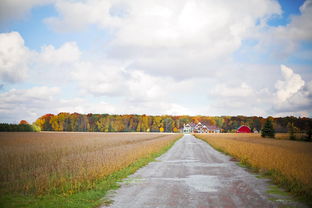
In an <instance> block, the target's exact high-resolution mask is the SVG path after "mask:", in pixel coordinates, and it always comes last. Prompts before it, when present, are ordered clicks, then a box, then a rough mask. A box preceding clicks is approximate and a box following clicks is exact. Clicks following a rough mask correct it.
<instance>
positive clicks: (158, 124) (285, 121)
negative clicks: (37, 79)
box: [35, 113, 312, 132]
mask: <svg viewBox="0 0 312 208" xmlns="http://www.w3.org/2000/svg"><path fill="white" fill-rule="evenodd" d="M271 119H272V125H273V127H274V129H275V131H276V132H288V129H289V128H288V125H289V123H292V124H293V125H294V127H295V131H296V132H306V131H308V129H309V128H311V123H312V119H311V118H297V117H279V118H272V117H271ZM266 120H267V119H266V118H263V117H257V116H253V117H247V116H214V117H211V116H169V115H163V116H149V115H109V114H79V113H72V114H71V113H59V114H57V115H53V114H46V115H43V116H41V117H40V118H38V119H37V120H36V122H35V125H36V126H39V127H40V128H41V130H43V131H91V132H93V131H95V132H97V131H98V132H149V131H150V132H179V131H180V129H181V128H183V124H186V123H190V122H194V123H198V122H201V123H204V124H206V125H211V126H216V127H218V128H220V129H221V131H222V132H235V131H236V129H237V128H238V127H239V126H241V125H247V126H249V127H250V128H251V129H252V130H257V131H259V130H261V129H262V128H263V127H264V123H265V122H266Z"/></svg>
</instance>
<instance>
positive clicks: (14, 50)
mask: <svg viewBox="0 0 312 208" xmlns="http://www.w3.org/2000/svg"><path fill="white" fill-rule="evenodd" d="M0 45H1V47H0V79H1V80H2V81H4V82H11V83H14V82H18V81H21V80H23V79H25V78H26V72H27V69H28V62H29V58H30V56H31V52H30V51H29V50H28V49H27V48H26V47H25V45H24V39H23V38H22V37H21V36H20V34H19V33H18V32H11V33H0Z"/></svg>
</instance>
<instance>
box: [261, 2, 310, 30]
mask: <svg viewBox="0 0 312 208" xmlns="http://www.w3.org/2000/svg"><path fill="white" fill-rule="evenodd" d="M304 1H305V0H278V2H279V4H280V5H281V8H282V15H280V16H273V17H272V18H270V19H269V20H268V22H267V24H268V25H269V26H272V27H277V26H281V25H287V24H289V23H290V20H291V16H293V15H300V14H301V13H300V6H301V5H302V4H303V3H304Z"/></svg>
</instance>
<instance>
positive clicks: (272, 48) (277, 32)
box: [254, 0, 312, 59]
mask: <svg viewBox="0 0 312 208" xmlns="http://www.w3.org/2000/svg"><path fill="white" fill-rule="evenodd" d="M300 12H301V14H300V15H293V16H291V17H290V23H289V24H287V25H280V26H277V27H269V26H266V29H264V30H262V31H260V32H259V31H255V33H254V36H255V38H256V39H257V40H259V44H258V46H257V49H258V50H260V51H264V52H269V53H270V54H272V55H274V56H276V57H278V58H285V57H288V56H290V55H292V54H293V53H295V52H296V51H298V49H299V46H300V44H302V41H312V25H311V23H310V22H311V19H312V0H306V1H305V2H304V3H303V5H302V6H301V7H300ZM302 55H303V57H302V59H305V58H306V57H305V54H304V53H303V54H302ZM296 56H297V57H298V54H297V55H296Z"/></svg>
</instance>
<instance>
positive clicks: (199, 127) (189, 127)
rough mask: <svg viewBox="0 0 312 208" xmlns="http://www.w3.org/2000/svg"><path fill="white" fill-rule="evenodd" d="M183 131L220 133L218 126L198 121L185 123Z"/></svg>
mask: <svg viewBox="0 0 312 208" xmlns="http://www.w3.org/2000/svg"><path fill="white" fill-rule="evenodd" d="M182 131H183V133H220V129H219V128H218V127H216V126H208V125H205V124H202V123H201V122H198V124H194V123H189V124H184V125H183V129H182Z"/></svg>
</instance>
